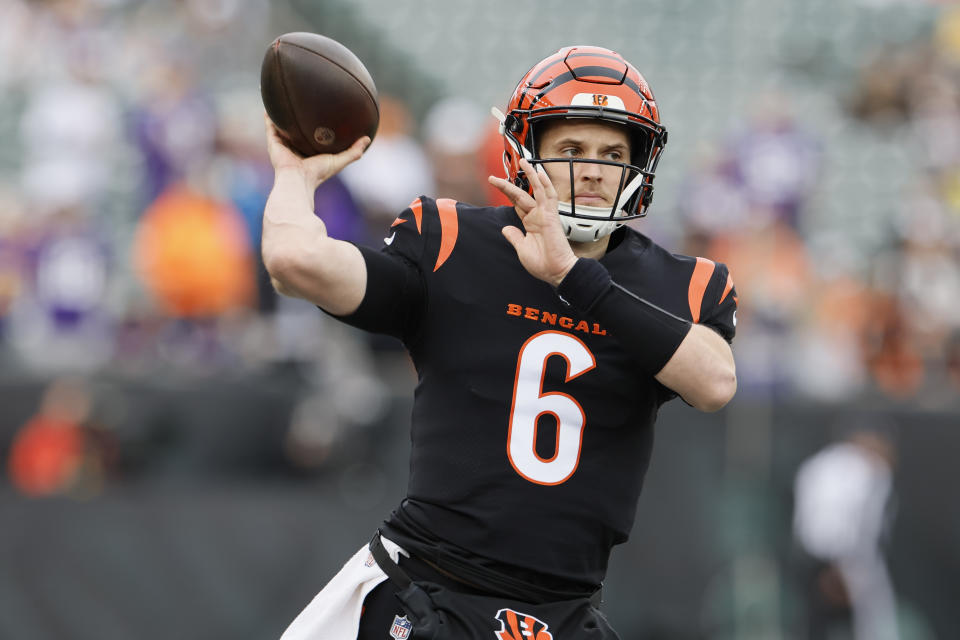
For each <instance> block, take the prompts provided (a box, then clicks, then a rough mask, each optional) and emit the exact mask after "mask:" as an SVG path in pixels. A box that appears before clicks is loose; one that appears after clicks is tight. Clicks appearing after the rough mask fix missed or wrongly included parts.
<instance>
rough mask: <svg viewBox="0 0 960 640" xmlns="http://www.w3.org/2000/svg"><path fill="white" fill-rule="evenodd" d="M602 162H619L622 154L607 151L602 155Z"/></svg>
mask: <svg viewBox="0 0 960 640" xmlns="http://www.w3.org/2000/svg"><path fill="white" fill-rule="evenodd" d="M603 158H604V160H610V161H612V162H620V161H621V160H623V154H622V153H620V152H619V151H609V152H607V153H606V154H604V157H603Z"/></svg>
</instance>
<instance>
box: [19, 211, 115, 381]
mask: <svg viewBox="0 0 960 640" xmlns="http://www.w3.org/2000/svg"><path fill="white" fill-rule="evenodd" d="M32 215H34V216H36V217H35V218H33V219H32V220H30V221H29V224H28V225H25V230H23V231H21V232H20V233H19V235H18V236H17V237H16V239H15V240H14V242H15V243H16V247H17V249H16V250H17V251H18V257H17V258H16V260H17V261H18V262H19V267H20V269H21V272H20V278H21V280H20V282H21V284H22V286H21V287H20V290H19V291H18V294H19V295H18V296H17V297H16V298H15V299H14V301H13V303H12V305H11V308H10V314H9V327H8V338H9V339H10V342H11V344H12V345H13V347H14V352H15V353H16V355H17V356H18V357H19V358H20V361H21V364H22V365H26V366H27V368H28V369H33V370H37V371H48V372H61V371H73V372H89V371H93V370H95V369H97V368H98V367H100V366H101V365H102V364H103V363H105V362H106V361H107V360H108V358H109V357H110V354H111V350H112V344H111V340H112V330H113V324H114V320H113V317H114V314H113V311H112V310H111V309H110V307H109V305H108V297H109V293H110V286H111V274H112V273H113V271H114V270H113V269H112V264H111V262H112V256H111V253H110V252H111V249H110V246H109V243H108V238H106V237H105V236H104V235H103V232H102V231H101V230H100V229H99V228H98V227H97V226H96V225H94V224H93V223H92V222H91V221H89V220H88V219H86V217H85V216H84V215H83V214H82V213H81V210H80V209H79V208H70V209H62V210H60V211H58V212H56V213H48V214H46V215H44V214H43V213H42V212H40V211H34V212H33V213H32Z"/></svg>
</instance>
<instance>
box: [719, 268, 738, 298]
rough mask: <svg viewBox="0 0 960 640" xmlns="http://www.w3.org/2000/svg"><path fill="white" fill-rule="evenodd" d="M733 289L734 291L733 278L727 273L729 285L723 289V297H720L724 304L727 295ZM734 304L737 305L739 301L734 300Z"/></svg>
mask: <svg viewBox="0 0 960 640" xmlns="http://www.w3.org/2000/svg"><path fill="white" fill-rule="evenodd" d="M731 289H733V276H732V275H730V274H729V273H727V285H726V286H725V287H724V288H723V295H722V296H720V302H723V301H724V300H725V299H726V298H727V294H728V293H730V290H731ZM733 302H734V303H736V302H737V299H736V298H734V299H733Z"/></svg>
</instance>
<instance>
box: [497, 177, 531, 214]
mask: <svg viewBox="0 0 960 640" xmlns="http://www.w3.org/2000/svg"><path fill="white" fill-rule="evenodd" d="M487 180H488V182H490V184H492V185H493V186H494V187H496V188H497V189H499V190H500V192H501V193H502V194H503V195H505V196H507V198H508V199H509V200H510V202H512V203H513V204H514V205H515V206H516V208H517V212H518V213H519V214H520V216H521V217H523V216H525V215H526V214H527V212H528V211H530V209H532V208H533V207H535V206H536V204H537V203H536V201H535V200H534V199H533V198H531V197H530V194H529V193H527V192H526V191H524V190H523V189H521V188H520V187H518V186H517V185H515V184H513V183H512V182H510V181H509V180H505V179H503V178H498V177H497V176H490V177H488V178H487Z"/></svg>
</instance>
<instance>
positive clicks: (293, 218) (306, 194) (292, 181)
mask: <svg viewBox="0 0 960 640" xmlns="http://www.w3.org/2000/svg"><path fill="white" fill-rule="evenodd" d="M261 252H262V255H263V263H264V266H265V267H266V269H267V272H268V273H269V274H270V280H271V282H272V283H273V286H274V287H275V288H276V289H277V291H278V292H280V293H282V294H283V295H287V296H292V297H298V298H304V299H306V300H309V301H311V302H313V303H314V304H316V305H319V306H321V307H323V308H324V309H326V310H327V311H330V312H331V313H336V314H345V313H350V312H351V311H353V310H354V309H356V308H357V306H358V305H359V304H360V301H361V300H362V299H363V292H364V288H365V285H366V271H365V269H364V266H363V259H362V258H361V256H360V252H359V251H358V250H357V248H356V247H354V246H353V245H351V244H349V243H347V242H343V241H340V240H336V239H334V238H330V237H329V236H328V235H327V230H326V226H325V225H324V224H323V221H322V220H320V218H318V217H317V216H316V215H314V212H313V188H312V187H311V186H310V185H308V183H307V180H306V179H305V178H304V176H303V174H302V173H300V172H299V171H296V170H293V169H290V170H280V171H278V172H277V174H276V177H275V180H274V188H273V190H272V191H271V193H270V196H269V198H268V199H267V204H266V206H265V208H264V215H263V234H262V240H261Z"/></svg>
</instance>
